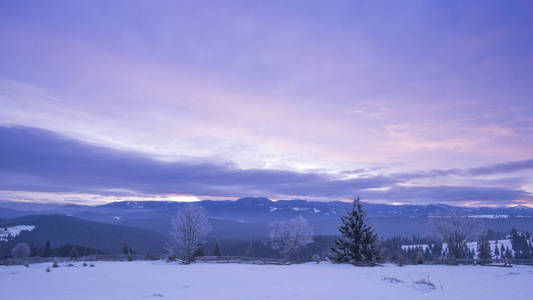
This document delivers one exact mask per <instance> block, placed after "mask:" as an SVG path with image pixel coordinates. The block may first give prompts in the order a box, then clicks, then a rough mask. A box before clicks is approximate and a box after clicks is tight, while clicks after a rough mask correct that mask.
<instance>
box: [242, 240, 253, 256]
mask: <svg viewBox="0 0 533 300" xmlns="http://www.w3.org/2000/svg"><path fill="white" fill-rule="evenodd" d="M244 255H245V256H248V257H254V256H255V252H254V245H253V244H252V241H250V244H249V245H248V248H247V249H246V252H245V253H244Z"/></svg>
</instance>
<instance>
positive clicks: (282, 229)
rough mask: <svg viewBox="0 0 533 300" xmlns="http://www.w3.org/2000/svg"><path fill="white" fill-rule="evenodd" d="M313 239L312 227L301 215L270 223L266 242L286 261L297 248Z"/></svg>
mask: <svg viewBox="0 0 533 300" xmlns="http://www.w3.org/2000/svg"><path fill="white" fill-rule="evenodd" d="M313 241H314V240H313V229H312V228H311V226H309V224H308V223H307V221H306V220H305V219H304V218H303V217H302V216H298V217H296V218H293V219H290V220H288V221H282V222H279V221H278V222H274V223H272V224H270V232H269V235H268V240H267V244H268V245H269V246H270V248H272V249H273V250H276V251H278V252H279V254H280V256H281V259H282V260H283V261H287V258H288V257H289V255H290V254H292V253H293V252H295V251H296V250H297V249H298V248H300V247H303V246H306V245H308V244H310V243H312V242H313Z"/></svg>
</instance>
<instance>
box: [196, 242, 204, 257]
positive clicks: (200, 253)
mask: <svg viewBox="0 0 533 300" xmlns="http://www.w3.org/2000/svg"><path fill="white" fill-rule="evenodd" d="M198 256H205V251H204V244H200V245H198V248H197V249H196V251H194V254H193V257H198Z"/></svg>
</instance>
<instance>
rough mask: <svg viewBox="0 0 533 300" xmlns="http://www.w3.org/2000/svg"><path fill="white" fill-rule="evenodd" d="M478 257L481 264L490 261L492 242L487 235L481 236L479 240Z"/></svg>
mask: <svg viewBox="0 0 533 300" xmlns="http://www.w3.org/2000/svg"><path fill="white" fill-rule="evenodd" d="M477 251H478V258H479V262H480V263H481V264H485V263H490V260H491V258H492V253H491V252H492V251H491V249H490V242H489V238H488V236H487V235H481V236H479V239H478V241H477Z"/></svg>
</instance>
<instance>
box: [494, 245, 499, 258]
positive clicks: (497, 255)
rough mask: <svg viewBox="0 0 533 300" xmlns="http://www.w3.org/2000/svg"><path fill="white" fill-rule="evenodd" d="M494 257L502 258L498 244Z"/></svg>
mask: <svg viewBox="0 0 533 300" xmlns="http://www.w3.org/2000/svg"><path fill="white" fill-rule="evenodd" d="M494 257H496V258H500V249H499V248H498V244H496V246H495V247H494Z"/></svg>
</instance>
